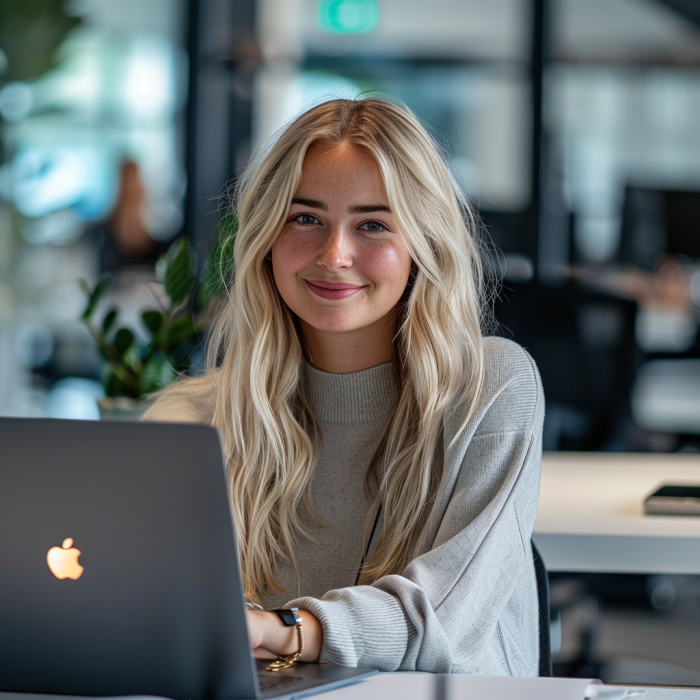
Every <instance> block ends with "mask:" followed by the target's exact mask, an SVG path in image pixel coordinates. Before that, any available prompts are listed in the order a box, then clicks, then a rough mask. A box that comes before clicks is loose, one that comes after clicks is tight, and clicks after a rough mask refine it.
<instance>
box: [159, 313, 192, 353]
mask: <svg viewBox="0 0 700 700" xmlns="http://www.w3.org/2000/svg"><path fill="white" fill-rule="evenodd" d="M198 341H199V336H198V333H197V327H196V326H195V323H194V319H193V318H192V316H191V315H189V314H188V315H187V316H185V317H184V318H181V319H179V320H177V321H175V323H173V324H172V326H170V328H168V332H167V333H166V334H165V338H164V345H165V346H166V348H167V349H168V350H170V351H171V352H172V351H174V350H176V349H177V348H179V347H181V346H183V345H190V344H192V343H196V342H198Z"/></svg>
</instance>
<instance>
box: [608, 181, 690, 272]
mask: <svg viewBox="0 0 700 700" xmlns="http://www.w3.org/2000/svg"><path fill="white" fill-rule="evenodd" d="M661 255H673V256H676V257H684V258H691V259H700V191H698V190H661V189H651V188H642V187H627V189H626V190H625V201H624V207H623V215H622V237H621V240H620V249H619V261H620V262H622V263H629V264H633V265H637V266H639V267H642V268H644V269H646V270H653V269H654V265H655V262H656V260H657V259H658V258H659V256H661Z"/></svg>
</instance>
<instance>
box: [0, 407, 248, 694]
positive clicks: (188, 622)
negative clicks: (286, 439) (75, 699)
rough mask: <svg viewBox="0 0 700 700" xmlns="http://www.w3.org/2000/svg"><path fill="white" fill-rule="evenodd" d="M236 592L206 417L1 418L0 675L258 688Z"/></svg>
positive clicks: (96, 685) (77, 689)
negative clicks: (170, 420)
mask: <svg viewBox="0 0 700 700" xmlns="http://www.w3.org/2000/svg"><path fill="white" fill-rule="evenodd" d="M77 551H79V552H80V554H79V555H78V554H77ZM242 600H243V594H242V586H241V581H240V576H239V572H238V567H237V553H236V545H235V540H234V533H233V527H232V523H231V517H230V511H229V506H228V501H227V487H226V479H225V476H224V470H223V464H222V457H221V451H220V443H219V439H218V436H217V434H216V432H215V431H214V430H213V429H212V428H208V427H206V426H200V425H179V424H155V423H99V422H88V421H68V420H50V419H46V420H45V419H14V418H5V419H0V601H1V603H0V690H3V691H21V692H33V693H61V694H67V695H130V694H140V695H144V694H147V695H159V696H166V697H171V698H176V699H178V700H179V699H182V700H185V699H186V698H192V699H194V700H199V699H204V698H211V699H212V700H227V699H229V698H252V697H256V696H257V695H258V688H257V680H256V674H255V671H254V665H253V660H252V658H251V654H250V651H249V646H248V636H247V630H246V623H245V612H244V609H243V605H242Z"/></svg>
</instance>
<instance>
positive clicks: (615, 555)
mask: <svg viewBox="0 0 700 700" xmlns="http://www.w3.org/2000/svg"><path fill="white" fill-rule="evenodd" d="M662 483H682V484H697V485H700V455H692V454H622V453H604V452H598V453H566V452H550V453H545V455H544V457H543V460H542V482H541V487H540V501H539V507H538V511H537V520H536V522H535V529H534V540H535V543H536V544H537V546H538V548H539V549H540V551H541V553H542V557H543V558H544V561H545V564H546V565H547V568H548V569H549V570H551V571H591V572H594V571H595V572H619V573H678V574H700V517H687V516H686V517H683V516H659V515H654V516H649V515H645V514H644V510H643V508H644V507H643V502H644V498H645V497H646V496H647V495H649V494H650V493H651V492H652V491H654V490H655V489H656V488H658V487H659V486H660V485H661V484H662Z"/></svg>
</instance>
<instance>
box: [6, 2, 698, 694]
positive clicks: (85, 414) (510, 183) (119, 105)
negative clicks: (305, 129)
mask: <svg viewBox="0 0 700 700" xmlns="http://www.w3.org/2000/svg"><path fill="white" fill-rule="evenodd" d="M360 94H376V95H382V96H387V97H390V98H392V99H398V100H400V101H402V102H404V103H405V104H407V105H408V106H409V107H410V108H411V109H413V110H414V111H415V112H416V113H417V114H418V115H419V116H420V117H421V118H422V119H423V120H424V121H425V123H426V124H427V125H428V126H429V127H430V129H431V130H432V132H433V133H434V135H435V137H436V138H437V139H438V140H439V142H440V143H441V144H442V146H443V148H444V150H445V153H446V155H447V158H448V160H449V163H450V166H451V168H452V170H453V172H454V174H455V177H456V179H457V181H458V183H459V184H460V186H461V187H462V188H463V189H464V191H465V192H466V194H467V195H468V196H469V197H470V199H471V201H472V202H473V203H474V206H475V207H476V208H477V209H478V211H479V213H480V215H481V217H482V219H483V221H484V225H485V230H486V232H487V234H488V235H489V236H490V238H491V239H492V240H493V243H494V244H495V247H494V262H495V267H496V268H497V269H498V270H499V274H500V275H501V276H502V280H503V286H502V291H501V294H500V298H499V300H498V301H497V302H496V303H495V309H494V310H495V314H496V317H497V319H498V321H499V322H500V324H501V332H502V334H503V335H506V336H507V337H512V338H514V339H515V340H516V341H518V342H520V343H521V344H523V345H524V346H525V347H527V348H528V349H529V350H530V352H531V353H532V354H533V356H534V357H535V359H536V360H537V362H538V365H539V367H540V371H541V373H542V377H543V381H544V386H545V393H546V396H547V418H546V424H545V448H546V449H550V450H614V451H620V450H624V451H658V452H664V451H679V450H681V451H699V450H700V345H699V342H698V312H699V307H700V118H699V117H698V115H699V114H700V4H699V3H698V2H697V1H696V0H433V1H432V2H419V1H418V0H189V2H188V1H187V0H147V1H146V2H144V1H143V0H140V1H137V0H120V1H119V2H109V1H108V0H67V1H64V0H32V1H31V2H29V1H28V0H0V129H1V148H0V415H14V416H54V417H72V418H97V416H98V414H97V408H96V403H95V400H96V398H97V397H99V396H101V394H102V388H101V382H100V376H101V371H102V365H101V361H100V358H99V356H98V354H97V353H96V351H95V349H94V343H93V341H92V339H91V337H90V335H89V334H88V332H87V330H86V329H85V327H84V326H83V325H82V324H81V323H80V321H79V318H80V315H81V313H82V310H83V307H84V303H85V302H84V298H83V296H82V294H81V292H80V289H79V287H78V284H77V281H76V280H77V279H78V278H79V277H83V278H85V279H87V280H88V281H89V282H90V283H93V284H94V283H95V282H96V280H98V279H99V278H100V276H101V275H102V274H104V273H105V272H109V273H111V274H112V275H113V278H114V280H115V285H114V289H113V291H112V298H113V301H114V303H116V304H118V305H119V307H120V309H121V311H122V315H123V316H124V317H125V318H126V319H129V318H131V319H132V322H133V324H135V325H137V324H138V322H139V321H138V318H139V313H140V312H141V311H142V310H143V309H144V308H149V306H153V305H154V304H155V303H157V302H156V299H155V298H154V292H153V288H152V285H151V281H152V280H153V277H154V267H153V266H154V263H155V261H156V260H157V258H158V256H159V255H160V254H161V253H162V252H163V251H164V250H166V249H167V247H168V245H169V243H170V242H171V241H172V240H173V239H175V238H176V237H177V236H179V235H184V236H186V237H188V238H189V240H190V241H191V242H192V245H193V247H194V249H195V251H196V253H197V255H198V257H199V261H200V269H201V267H202V265H203V263H204V261H205V260H206V257H207V255H208V252H209V249H210V247H211V245H212V243H213V240H214V238H215V236H216V232H217V230H218V224H219V218H220V215H221V214H220V212H219V204H218V200H217V197H218V195H219V194H220V193H221V191H222V189H223V188H224V187H225V185H226V183H230V182H231V181H232V179H234V178H235V177H236V175H237V174H238V173H240V172H241V169H242V168H244V167H245V165H246V163H247V161H248V159H249V158H250V155H251V153H252V152H253V151H254V149H255V148H256V147H257V146H258V145H259V144H260V143H261V142H262V141H263V140H264V139H265V138H267V137H269V136H271V135H272V134H273V133H274V132H275V131H276V130H277V129H279V128H280V127H281V126H282V125H284V124H285V123H286V122H287V121H288V120H289V119H291V118H292V117H294V116H295V115H296V114H298V113H299V112H300V111H302V110H304V109H305V108H308V107H310V106H312V105H314V104H316V103H318V102H319V101H322V100H325V99H328V98H329V97H339V96H343V97H345V96H356V95H360ZM579 583H580V582H579ZM608 583H609V582H608ZM623 583H624V582H623ZM589 584H590V586H589V589H586V590H592V588H594V587H595V586H593V583H591V582H589ZM577 585H578V584H577ZM606 585H607V584H606ZM621 585H622V584H621ZM664 585H665V586H666V588H663V586H664ZM635 586H637V589H634V587H635ZM658 586H662V588H658ZM669 586H670V588H669ZM625 587H626V588H625V590H626V591H627V592H628V594H627V596H626V597H625V596H622V599H623V600H622V602H623V603H624V605H626V606H627V607H624V606H623V607H622V608H620V609H619V610H621V611H622V612H619V611H618V612H619V614H620V615H622V617H623V618H624V616H625V615H627V614H628V613H629V604H630V601H631V597H630V595H629V591H630V590H632V589H634V590H636V591H637V592H636V593H634V595H633V596H632V598H634V601H632V602H634V603H635V605H639V606H641V607H642V608H644V609H645V610H648V611H653V610H654V609H656V610H658V611H663V610H665V611H666V612H664V613H663V614H664V615H666V617H664V618H663V619H664V620H665V622H668V621H669V620H670V617H669V615H672V610H676V613H675V614H676V615H677V617H678V620H677V622H678V624H679V625H680V627H678V626H677V627H676V628H673V629H676V631H677V634H676V637H674V639H676V640H678V639H685V640H687V639H688V638H689V637H690V636H692V635H691V633H690V632H689V631H688V630H689V629H691V630H693V632H692V634H696V632H697V627H695V626H694V625H697V624H698V621H700V613H698V610H697V609H696V608H697V599H698V597H699V594H698V590H700V587H699V586H698V585H696V582H694V581H693V580H690V581H688V580H686V581H681V582H679V581H675V582H674V581H672V582H670V583H669V581H668V580H663V581H658V580H653V581H651V582H650V581H649V580H647V579H644V580H643V581H641V580H636V579H635V581H632V580H631V579H630V580H627V582H626V583H625ZM597 590H598V589H597ZM655 591H656V598H654V592H655ZM659 591H661V593H659ZM664 591H665V594H664ZM669 591H670V592H669ZM598 594H599V596H603V597H604V596H607V597H608V599H611V600H612V599H615V593H614V591H613V592H612V593H611V592H610V587H609V586H608V588H605V586H602V584H601V587H599V590H598ZM586 595H588V594H586ZM664 595H665V596H666V597H664ZM585 597H586V596H585V595H583V596H579V598H585ZM618 598H620V597H619V596H618ZM586 600H590V599H588V598H587V599H586ZM654 601H655V602H654ZM684 601H685V602H684ZM688 601H690V602H688ZM618 602H619V601H618ZM685 604H687V605H691V607H692V606H693V605H694V606H695V607H694V608H692V610H693V611H694V612H692V611H691V613H692V614H691V613H688V612H687V610H686V608H683V607H682V605H685ZM597 605H598V604H597V603H596V604H595V605H594V606H593V608H592V609H593V610H594V612H593V613H591V614H592V615H594V616H595V615H597V614H598V613H597V612H595V611H598V610H599V608H598V607H596V606H597ZM677 605H681V608H678V607H677ZM584 607H585V606H584ZM577 610H578V612H577V613H576V614H577V615H578V616H579V617H581V616H582V615H583V617H584V618H585V615H586V613H585V612H584V613H582V612H581V606H579V607H578V608H577ZM611 610H613V611H614V610H617V608H614V607H613V608H611ZM678 610H685V612H683V613H678ZM611 614H612V613H611ZM629 614H630V615H632V617H631V618H629V620H628V622H629V624H628V625H627V627H625V625H624V624H623V625H622V627H617V628H614V629H613V632H610V630H609V628H605V627H604V629H603V633H602V634H603V638H602V642H600V645H602V646H600V645H599V648H598V650H597V652H596V653H598V654H599V655H600V654H603V655H604V654H605V653H607V654H609V655H614V653H616V652H620V649H621V648H623V647H625V644H628V646H630V649H631V651H630V649H628V651H630V653H632V652H634V653H637V652H639V653H640V654H642V655H643V650H642V651H640V650H639V649H636V647H635V644H638V645H641V647H644V642H643V640H642V638H643V636H644V635H643V634H640V633H639V630H637V632H636V633H634V634H629V635H628V636H627V637H625V639H626V640H627V641H621V639H622V637H620V636H619V635H618V637H615V635H616V634H618V632H615V631H614V630H620V629H622V630H628V631H629V630H632V629H635V628H634V625H635V624H638V620H639V619H642V618H635V617H634V614H636V613H629ZM654 614H656V613H654ZM658 614H659V615H661V614H662V613H661V612H659V613H658ZM693 615H694V616H695V617H693ZM613 618H614V614H612V617H610V616H608V617H607V618H605V619H606V620H610V619H613ZM625 619H627V618H625ZM643 619H644V620H645V622H644V629H648V630H655V629H656V628H654V626H653V624H652V623H651V622H649V620H651V619H652V618H643ZM654 619H656V618H654ZM630 620H631V622H630ZM635 620H636V621H637V622H635ZM689 620H690V621H691V622H689ZM639 624H640V625H641V624H642V623H639ZM649 625H651V626H649ZM684 625H685V626H684ZM688 625H691V627H690V628H689V627H688ZM582 629H584V631H585V630H590V629H592V626H591V625H588V624H583V627H582ZM659 629H663V630H668V629H670V628H669V627H668V626H667V625H666V626H662V627H660V628H659ZM598 630H599V626H598ZM678 630H681V631H680V632H678ZM664 633H665V632H664ZM619 634H620V635H622V636H623V637H624V634H623V632H619ZM649 634H650V635H651V636H654V635H657V636H656V638H657V639H658V634H659V633H657V632H650V633H649ZM605 635H607V636H605ZM678 635H680V637H679V636H678ZM683 635H685V637H684V636H683ZM611 640H612V641H611ZM584 641H586V640H584ZM586 643H587V644H589V646H590V644H592V643H593V642H591V640H590V639H588V640H587V641H586ZM651 643H652V642H651V641H650V644H651ZM684 643H685V642H684ZM567 644H568V642H567V640H566V639H564V646H563V651H562V653H564V652H566V653H568V654H569V661H571V659H574V657H575V655H576V654H577V653H579V652H581V650H580V649H579V650H578V651H571V650H570V649H569V650H568V651H567ZM669 644H671V643H670V642H669V643H668V644H666V647H667V648H670V647H669ZM606 645H607V646H606ZM694 645H695V646H693V645H691V647H690V648H691V652H689V653H688V654H687V655H686V656H687V657H688V658H687V659H686V665H688V666H690V667H692V668H694V669H695V671H697V672H698V674H699V675H698V677H700V663H698V662H697V658H698V655H697V654H696V653H695V649H696V648H697V645H696V643H695V642H694ZM584 646H585V645H584ZM681 646H682V645H681ZM632 647H635V649H636V651H635V649H632ZM601 650H602V651H601ZM584 651H585V650H584ZM588 651H590V649H589V650H588ZM693 654H694V656H693ZM588 656H589V657H590V654H589V655H588ZM562 658H563V657H562ZM684 658H685V657H684ZM693 659H695V661H693ZM574 660H575V659H574ZM575 667H576V664H575V663H573V662H571V663H570V664H569V667H568V668H569V669H570V670H572V672H573V671H575V670H576V669H575ZM578 668H579V670H580V669H581V668H583V666H582V665H581V664H579V666H578ZM623 680H624V679H623Z"/></svg>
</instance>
